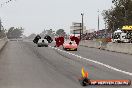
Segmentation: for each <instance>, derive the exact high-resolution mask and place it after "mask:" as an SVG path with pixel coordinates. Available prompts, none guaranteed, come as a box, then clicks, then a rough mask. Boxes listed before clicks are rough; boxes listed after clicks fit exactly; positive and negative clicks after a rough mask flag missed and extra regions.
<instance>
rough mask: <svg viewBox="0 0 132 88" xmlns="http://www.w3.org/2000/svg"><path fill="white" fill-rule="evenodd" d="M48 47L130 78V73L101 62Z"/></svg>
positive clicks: (131, 74)
mask: <svg viewBox="0 0 132 88" xmlns="http://www.w3.org/2000/svg"><path fill="white" fill-rule="evenodd" d="M49 47H50V48H52V49H56V50H58V51H60V52H63V53H67V54H70V55H72V56H75V57H78V58H81V59H83V60H86V61H89V62H93V63H95V64H99V65H102V66H104V67H106V68H109V69H112V70H114V71H118V72H121V73H124V74H126V75H130V76H132V73H131V72H127V71H123V70H121V69H118V68H115V67H112V66H110V65H108V64H104V63H101V62H99V61H95V60H91V59H88V58H84V57H82V56H79V55H76V54H73V53H70V52H67V51H64V50H61V49H59V48H55V47H52V46H49Z"/></svg>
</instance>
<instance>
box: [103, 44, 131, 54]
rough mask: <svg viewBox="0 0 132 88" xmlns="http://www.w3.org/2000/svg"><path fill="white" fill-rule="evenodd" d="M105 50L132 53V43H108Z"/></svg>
mask: <svg viewBox="0 0 132 88" xmlns="http://www.w3.org/2000/svg"><path fill="white" fill-rule="evenodd" d="M105 50H109V51H115V52H121V53H127V54H132V43H108V44H107V47H106V48H105Z"/></svg>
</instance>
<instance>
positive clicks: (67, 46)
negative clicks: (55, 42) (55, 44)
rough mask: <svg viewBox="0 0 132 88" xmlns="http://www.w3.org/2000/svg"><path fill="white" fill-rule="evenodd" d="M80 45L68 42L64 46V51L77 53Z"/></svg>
mask: <svg viewBox="0 0 132 88" xmlns="http://www.w3.org/2000/svg"><path fill="white" fill-rule="evenodd" d="M77 48H78V45H77V44H76V42H74V41H66V42H64V44H63V49H64V50H75V51H77Z"/></svg>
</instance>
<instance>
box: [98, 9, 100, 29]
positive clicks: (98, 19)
mask: <svg viewBox="0 0 132 88" xmlns="http://www.w3.org/2000/svg"><path fill="white" fill-rule="evenodd" d="M99 21H100V20H99V10H98V31H99Z"/></svg>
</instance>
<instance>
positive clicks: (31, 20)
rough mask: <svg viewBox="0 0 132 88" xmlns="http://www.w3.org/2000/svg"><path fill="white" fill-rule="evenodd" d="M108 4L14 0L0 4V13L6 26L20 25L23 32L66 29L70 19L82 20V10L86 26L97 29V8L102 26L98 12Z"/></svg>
mask: <svg viewBox="0 0 132 88" xmlns="http://www.w3.org/2000/svg"><path fill="white" fill-rule="evenodd" d="M5 1H8V0H0V4H1V3H4V2H5ZM111 6H112V3H111V0H13V1H12V2H10V3H8V4H5V5H4V6H3V7H1V8H0V17H1V19H2V24H3V26H4V27H5V28H7V29H8V28H9V27H12V26H14V27H19V26H22V27H24V28H25V32H24V34H25V35H29V34H31V33H40V32H42V31H43V30H44V29H53V30H57V29H60V28H63V29H65V30H66V32H69V31H70V26H71V25H72V22H81V13H84V24H85V26H86V27H87V29H97V17H98V9H99V10H100V29H102V28H104V21H103V17H102V16H101V12H102V11H103V10H107V9H109V8H111Z"/></svg>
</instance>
